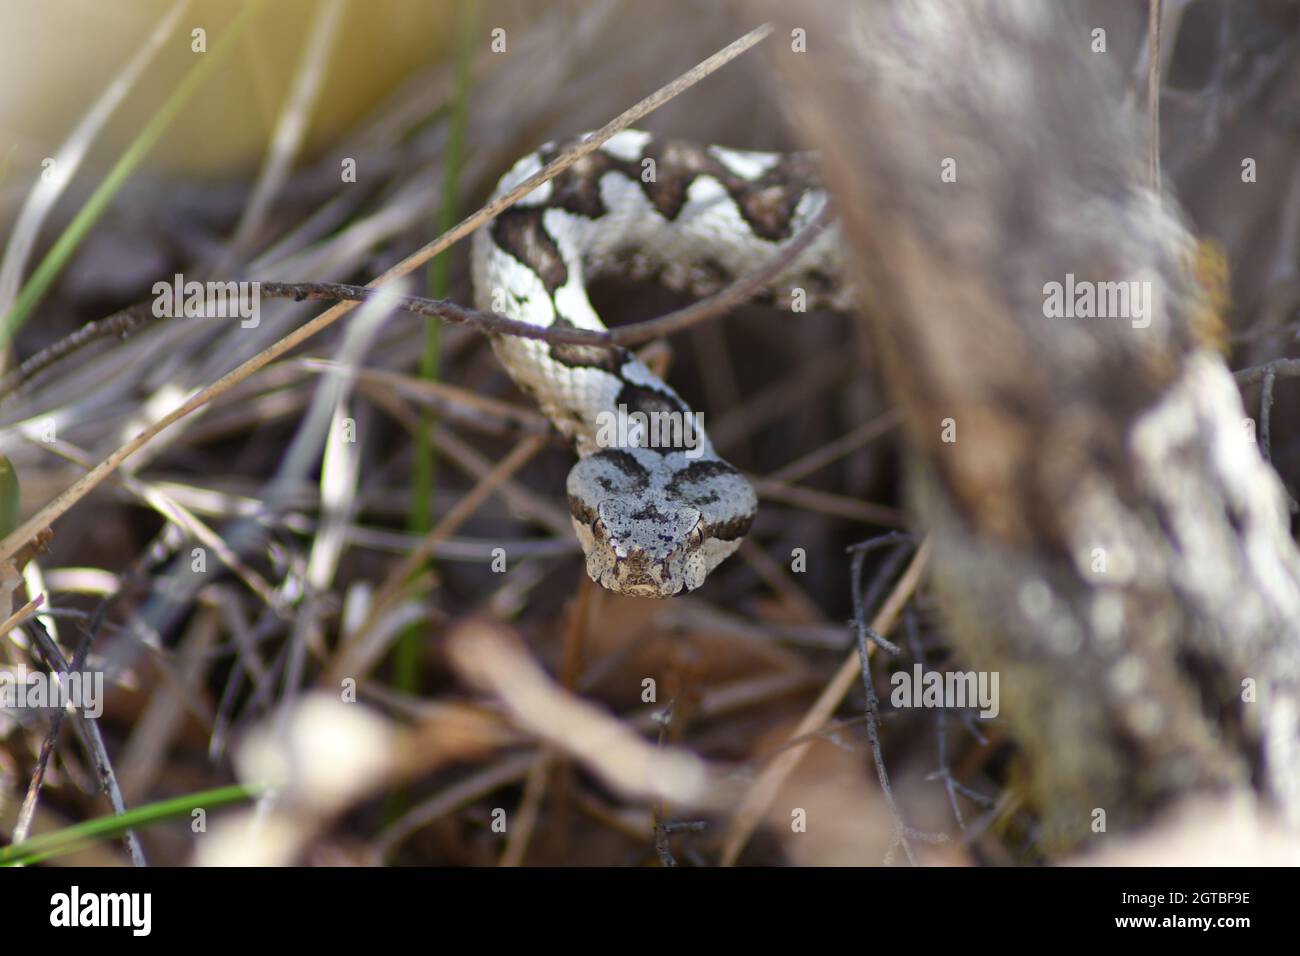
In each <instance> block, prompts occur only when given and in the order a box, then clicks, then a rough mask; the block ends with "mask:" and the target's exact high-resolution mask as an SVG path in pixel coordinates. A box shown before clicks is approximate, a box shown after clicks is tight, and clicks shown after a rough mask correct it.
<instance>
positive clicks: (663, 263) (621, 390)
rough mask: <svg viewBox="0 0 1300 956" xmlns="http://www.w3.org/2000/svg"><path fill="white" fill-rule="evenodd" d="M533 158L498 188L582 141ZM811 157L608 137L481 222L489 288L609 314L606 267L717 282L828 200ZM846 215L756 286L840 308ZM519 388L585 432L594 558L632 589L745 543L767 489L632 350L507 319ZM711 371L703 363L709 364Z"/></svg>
mask: <svg viewBox="0 0 1300 956" xmlns="http://www.w3.org/2000/svg"><path fill="white" fill-rule="evenodd" d="M584 138H585V137H577V138H574V139H570V140H567V141H559V142H549V143H546V144H545V145H543V146H542V147H541V148H539V149H538V150H537V151H535V152H533V153H530V154H529V155H527V156H524V157H522V158H521V159H519V160H518V161H517V162H516V163H515V164H514V165H513V166H512V167H511V168H510V170H509V171H508V172H507V173H506V174H505V175H504V176H503V177H502V178H501V180H500V182H499V183H498V184H497V187H496V189H495V191H494V192H493V194H492V196H493V198H496V197H499V196H501V195H503V194H505V193H507V192H509V191H510V190H511V189H513V188H515V187H516V186H517V185H518V184H519V183H521V182H523V181H524V180H525V179H527V178H528V177H530V176H532V175H533V174H535V173H536V172H538V171H539V170H540V169H542V168H543V167H544V166H546V165H547V164H548V163H550V162H551V161H553V160H554V159H555V158H556V157H558V156H561V155H563V154H565V153H566V151H568V150H569V149H570V148H571V147H573V146H574V145H576V144H577V143H579V142H581V141H583V139H584ZM827 202H828V198H827V195H826V192H825V190H824V189H822V187H821V186H820V185H819V178H818V176H817V170H816V162H815V158H814V157H813V156H811V155H810V154H805V153H775V152H760V151H752V150H738V149H731V148H727V147H722V146H716V145H702V144H698V143H694V142H689V141H685V140H677V139H663V138H659V137H656V136H654V135H651V134H650V133H647V132H644V131H641V130H624V131H622V132H619V133H617V134H615V135H614V136H612V137H610V138H609V139H608V140H606V141H605V142H604V143H602V144H601V145H600V146H599V147H598V148H597V149H595V150H593V151H591V152H589V153H587V154H586V155H585V156H583V157H582V158H581V159H579V160H578V161H577V162H576V163H574V164H573V165H571V166H569V167H568V168H567V169H565V170H564V171H563V172H561V173H559V174H558V175H556V176H555V177H553V178H552V179H550V180H547V181H546V182H544V183H542V184H541V185H540V186H538V187H537V188H535V189H534V190H533V191H532V192H530V193H528V194H527V195H525V196H524V197H523V198H521V199H519V200H518V201H517V202H516V203H515V204H514V205H512V206H510V207H508V208H507V209H505V210H504V211H503V212H501V213H500V214H499V215H498V216H497V217H496V218H495V219H494V220H492V222H491V223H490V224H489V225H487V226H485V227H484V228H481V229H479V230H478V231H477V232H476V233H475V234H474V239H473V246H472V250H471V278H472V281H473V286H474V299H475V304H476V306H477V307H478V308H479V309H480V310H485V311H490V312H493V313H496V314H498V315H502V316H505V317H507V318H510V319H514V320H518V321H523V322H527V323H529V324H531V325H536V326H541V327H544V328H565V327H567V328H578V329H593V330H603V329H605V328H606V326H605V324H604V323H603V322H602V321H601V319H600V317H599V316H598V315H597V314H596V311H595V309H594V308H593V306H592V304H591V301H590V299H589V298H588V294H587V284H588V283H589V282H591V281H593V280H594V279H597V278H599V277H600V276H602V275H609V274H619V275H623V276H625V277H627V278H630V279H633V280H638V281H640V280H646V281H651V280H653V281H657V282H659V283H660V284H662V285H664V286H666V287H668V288H670V289H673V290H676V291H680V292H684V293H687V294H689V295H694V296H707V295H710V294H713V293H714V292H717V291H718V290H720V289H721V288H724V287H725V286H726V285H727V284H729V283H730V282H732V281H734V280H735V279H736V278H737V277H739V276H741V275H744V274H746V273H747V272H749V271H751V270H753V269H755V268H757V267H759V266H761V265H763V264H764V263H767V262H769V261H771V260H772V257H773V256H775V255H777V254H778V253H779V252H780V250H781V249H782V246H783V245H784V244H786V243H788V242H790V241H791V240H792V239H793V237H794V236H795V235H796V234H798V233H799V231H800V230H801V229H803V228H805V227H807V226H808V225H809V224H810V223H811V222H812V221H813V220H814V219H815V218H816V217H817V216H818V215H819V214H820V213H821V211H822V210H823V208H824V207H825V206H826V205H827ZM842 273H843V266H842V256H841V253H840V247H839V242H838V238H837V235H836V229H835V228H834V227H833V226H832V227H829V228H827V229H825V230H823V231H822V232H821V234H820V235H818V236H817V237H816V239H815V240H813V241H812V242H811V243H810V244H808V245H807V247H806V248H804V249H803V250H802V252H800V253H799V254H798V255H797V256H793V257H792V260H791V261H790V262H788V263H786V264H785V265H784V266H783V267H782V268H781V269H779V270H778V271H777V272H776V273H775V274H773V275H772V276H771V277H770V278H769V279H768V280H767V281H766V282H765V283H764V285H763V287H762V288H761V289H760V290H758V293H757V294H756V299H758V300H760V301H767V302H769V303H771V304H773V305H775V306H777V307H781V308H786V309H793V310H800V309H811V308H821V307H829V308H843V307H845V306H846V305H847V304H848V303H849V293H848V291H847V288H846V284H845V283H844V282H843V281H842ZM491 340H492V348H493V351H494V352H495V353H496V356H497V358H498V360H499V361H500V363H501V365H502V366H503V367H504V368H505V371H506V372H507V373H508V374H509V376H510V377H511V378H512V379H513V380H514V382H515V384H516V385H517V386H518V388H519V389H520V390H521V391H522V392H523V393H525V394H526V395H528V396H529V397H530V398H531V399H532V400H533V401H534V402H536V404H537V405H538V406H539V408H540V409H541V411H542V412H543V414H544V415H545V416H546V418H547V419H548V420H549V421H550V423H551V424H552V425H553V426H554V427H555V428H556V429H557V430H558V431H559V432H560V433H561V434H562V435H563V436H564V437H565V438H566V439H567V440H568V441H569V442H570V443H571V444H572V446H573V449H574V451H575V452H576V453H577V455H578V460H577V462H576V463H575V464H574V466H573V467H572V469H571V470H570V471H569V474H568V478H567V480H566V483H565V485H566V492H567V497H568V506H569V514H570V517H571V518H572V522H573V529H574V532H575V533H576V535H577V538H578V541H579V543H580V544H581V546H582V550H583V552H584V554H585V556H586V570H587V574H588V576H589V577H590V578H591V579H592V580H593V581H594V582H596V583H597V584H599V585H600V586H602V587H604V588H606V589H608V590H610V591H615V592H619V593H622V594H626V595H631V596H634V597H650V598H667V597H671V596H673V595H677V594H682V593H685V592H688V591H693V590H695V589H696V588H699V587H700V586H701V585H702V584H703V583H704V581H705V579H706V578H707V576H708V575H709V573H710V572H711V571H713V570H714V568H716V567H717V566H718V565H719V564H721V563H722V562H723V561H725V560H726V559H727V558H728V557H729V556H730V555H732V554H733V553H735V551H736V550H737V549H738V548H739V547H740V545H741V543H742V541H743V540H744V538H745V535H746V534H747V533H748V532H749V531H750V529H751V527H752V525H753V522H754V519H755V516H756V513H757V510H758V498H757V495H756V494H755V491H754V487H753V485H752V484H751V483H750V481H749V480H748V479H747V478H746V477H745V476H744V475H743V474H742V473H741V472H740V471H739V470H738V469H737V468H735V467H734V466H732V465H731V464H729V463H728V462H727V461H725V460H724V459H723V458H722V457H721V456H720V455H719V454H718V453H717V451H716V450H715V449H714V447H713V444H712V443H711V441H710V440H709V437H708V434H707V432H706V431H705V429H704V425H703V414H702V413H697V412H694V411H693V410H692V409H691V407H690V406H689V405H688V404H687V403H686V402H685V401H684V400H683V399H682V398H681V397H680V396H679V395H678V394H677V392H675V391H674V390H673V389H672V387H670V386H669V385H668V384H667V383H666V382H664V381H663V380H662V379H661V378H660V377H659V376H658V375H656V374H655V373H654V372H652V371H651V370H650V368H649V367H647V365H646V364H645V363H644V362H642V361H641V359H639V358H638V357H637V356H636V355H634V354H633V353H632V352H631V351H630V350H628V349H626V348H623V347H607V346H589V345H573V344H563V343H556V342H547V341H544V340H539V339H532V338H525V337H520V336H511V335H506V334H494V335H492V336H491ZM706 371H707V370H706Z"/></svg>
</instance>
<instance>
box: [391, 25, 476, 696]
mask: <svg viewBox="0 0 1300 956" xmlns="http://www.w3.org/2000/svg"><path fill="white" fill-rule="evenodd" d="M478 13H479V10H478V2H477V0H467V2H465V3H464V4H463V5H462V6H461V8H460V12H459V17H458V28H459V29H458V37H457V43H456V92H455V101H454V103H453V104H452V110H451V117H450V129H449V131H448V135H447V159H446V166H445V168H444V172H443V183H442V205H441V208H440V209H439V211H438V232H446V231H447V230H448V229H450V228H451V227H452V226H454V225H456V223H457V221H458V219H457V206H458V202H459V199H460V173H461V167H462V166H463V165H464V161H465V127H466V123H467V121H468V118H469V91H470V87H471V85H472V80H473V76H472V67H473V63H474V49H475V43H476V40H477V33H478V19H479V16H478ZM427 276H428V283H429V295H431V296H433V297H434V298H435V299H441V298H444V297H446V296H447V294H448V292H449V289H448V286H449V285H450V281H451V280H450V276H451V258H450V256H449V255H448V254H447V253H445V252H444V253H442V254H441V255H439V256H436V257H434V259H433V261H432V262H430V263H429V269H428V273H427ZM441 356H442V323H441V322H439V321H438V320H436V319H428V320H426V321H425V325H424V351H423V353H422V355H421V356H420V375H421V377H423V378H426V379H430V380H433V379H436V378H437V377H438V370H439V365H440V362H441ZM432 424H433V419H432V416H430V415H428V414H422V415H421V416H420V426H421V427H420V430H419V432H418V433H417V434H416V445H415V465H414V474H413V475H412V478H411V486H412V495H411V513H410V515H409V519H408V521H407V527H408V528H409V529H410V530H411V531H412V532H414V533H416V534H424V533H425V532H427V531H428V530H429V529H430V528H432V527H433V483H434V477H435V474H436V471H437V449H436V448H434V446H433V439H432V438H431V437H430V435H429V428H430V426H431V425H432ZM423 641H424V629H423V628H422V627H420V626H419V625H414V626H412V627H409V628H407V629H406V630H405V631H404V632H403V633H402V635H401V636H400V637H399V638H398V640H397V646H396V648H395V649H394V653H393V683H394V685H395V686H396V687H398V688H399V689H401V690H404V691H406V692H408V693H415V692H416V691H417V690H418V689H419V688H418V686H417V685H418V683H419V672H420V654H421V649H422V645H423Z"/></svg>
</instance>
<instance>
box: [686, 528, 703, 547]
mask: <svg viewBox="0 0 1300 956" xmlns="http://www.w3.org/2000/svg"><path fill="white" fill-rule="evenodd" d="M686 542H687V544H689V545H690V546H691V547H692V548H698V547H699V546H700V545H702V544H703V543H704V529H703V528H701V527H700V526H699V525H696V526H695V527H694V528H692V529H691V534H690V537H688V538H687V539H686Z"/></svg>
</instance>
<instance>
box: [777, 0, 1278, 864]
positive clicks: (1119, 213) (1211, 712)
mask: <svg viewBox="0 0 1300 956" xmlns="http://www.w3.org/2000/svg"><path fill="white" fill-rule="evenodd" d="M759 7H760V8H761V9H762V11H763V12H764V13H765V14H767V15H771V16H773V17H774V18H775V19H776V22H777V23H778V24H782V25H783V28H782V29H779V30H778V32H777V35H776V37H774V39H773V40H772V41H771V42H770V43H769V44H766V45H765V46H766V48H767V49H768V50H769V51H770V56H771V62H772V64H773V66H774V68H775V69H774V73H775V75H776V77H777V81H778V84H779V89H780V92H781V95H782V96H783V97H784V99H785V101H786V103H787V105H788V109H789V112H790V114H791V116H792V118H793V120H794V122H795V123H796V125H797V126H798V128H799V129H800V130H801V131H802V133H803V135H804V137H805V139H806V141H807V144H808V145H809V146H810V147H812V148H814V149H817V150H818V151H820V153H821V155H822V159H823V164H824V171H825V176H826V181H827V184H828V186H829V187H830V189H831V190H832V192H833V193H834V195H835V200H836V205H837V208H838V212H839V215H840V218H841V221H842V224H843V227H842V228H843V230H844V233H845V237H846V240H847V244H848V249H849V255H850V261H851V263H852V265H853V271H854V273H855V275H856V276H857V277H859V279H860V283H859V284H860V287H861V290H862V301H863V303H864V308H863V311H862V321H863V322H865V323H866V324H867V325H868V327H869V330H870V333H871V336H872V340H873V341H874V342H875V344H876V347H877V350H878V357H879V367H880V370H881V373H882V374H883V376H884V379H885V383H886V385H887V387H888V389H889V391H890V393H891V395H892V399H893V401H894V402H896V403H897V405H898V407H899V408H900V409H901V411H902V414H903V416H904V419H905V434H906V443H907V447H908V454H909V459H910V460H909V472H910V474H909V489H910V493H911V499H912V502H913V505H914V507H915V511H916V514H917V516H918V518H919V520H920V522H921V524H923V525H924V526H926V527H927V528H929V529H930V530H931V531H932V533H933V535H934V565H933V584H934V586H935V589H936V592H937V594H938V597H939V599H940V602H941V605H942V607H943V609H944V611H945V614H946V619H947V622H948V625H949V627H950V629H951V639H952V641H953V643H954V645H955V647H956V648H957V649H958V651H959V652H960V653H962V654H963V655H964V656H965V657H966V658H968V660H969V661H970V662H971V663H972V664H974V666H976V667H978V668H981V669H984V670H990V671H997V672H999V674H1000V686H1001V691H1002V712H1003V713H1004V714H1005V715H1006V716H1007V718H1008V719H1009V721H1010V725H1011V728H1012V730H1013V732H1014V734H1015V736H1016V737H1017V738H1018V740H1019V742H1020V744H1021V745H1022V746H1023V748H1024V752H1025V754H1026V757H1027V762H1028V765H1029V769H1030V790H1031V797H1032V800H1033V802H1034V804H1035V805H1036V808H1037V809H1038V811H1039V812H1040V813H1041V815H1042V819H1043V822H1044V828H1045V829H1044V845H1045V846H1047V847H1049V848H1053V849H1054V850H1056V851H1064V850H1067V849H1072V848H1076V847H1078V846H1079V845H1080V844H1082V843H1084V842H1085V841H1086V840H1088V839H1089V838H1090V837H1091V836H1092V835H1093V834H1094V833H1096V832H1097V825H1098V822H1099V821H1100V820H1102V817H1101V815H1100V814H1098V812H1097V811H1104V825H1105V827H1106V829H1107V830H1108V831H1110V832H1115V831H1117V830H1124V829H1129V828H1132V827H1135V826H1138V825H1142V824H1145V823H1148V822H1151V821H1152V820H1153V819H1154V818H1155V817H1156V816H1158V815H1159V814H1160V813H1161V812H1162V811H1163V810H1164V809H1166V808H1167V807H1168V806H1169V805H1170V804H1171V803H1172V802H1174V801H1176V800H1180V799H1182V798H1184V797H1191V796H1196V795H1202V796H1203V795H1205V794H1222V793H1224V792H1226V791H1232V792H1235V793H1238V794H1240V793H1243V792H1245V793H1253V794H1254V795H1255V796H1257V797H1258V798H1261V802H1262V803H1264V804H1267V805H1268V806H1270V807H1272V808H1274V809H1276V810H1279V811H1281V813H1282V815H1283V817H1284V819H1286V820H1287V821H1288V822H1289V823H1290V824H1291V825H1295V824H1297V823H1300V559H1298V557H1297V552H1296V548H1295V545H1294V542H1293V540H1292V538H1291V533H1290V529H1289V519H1288V512H1287V506H1286V499H1285V495H1284V492H1283V489H1282V487H1281V484H1280V482H1279V481H1278V478H1277V475H1276V474H1275V473H1274V472H1273V470H1272V468H1271V467H1270V466H1269V465H1268V464H1267V463H1266V462H1265V461H1264V460H1263V458H1262V457H1261V455H1260V451H1259V448H1258V445H1257V444H1256V443H1255V441H1254V431H1253V427H1252V425H1253V423H1251V422H1250V420H1249V418H1248V416H1247V415H1246V413H1245V411H1244V410H1243V407H1242V403H1241V400H1240V396H1239V394H1238V391H1237V388H1236V386H1235V384H1234V382H1233V379H1232V376H1231V375H1230V373H1229V371H1228V369H1227V368H1226V366H1225V364H1224V361H1223V358H1222V355H1221V354H1220V353H1219V351H1218V350H1217V349H1216V345H1215V343H1216V341H1217V340H1218V339H1219V337H1220V335H1221V332H1220V320H1219V316H1218V314H1217V311H1216V302H1217V295H1216V292H1215V290H1213V289H1211V288H1208V287H1207V284H1206V283H1205V282H1204V281H1202V278H1203V277H1204V275H1205V274H1206V270H1205V269H1204V265H1205V261H1204V257H1203V256H1201V255H1200V254H1199V253H1198V246H1197V244H1196V242H1195V241H1194V240H1193V238H1192V236H1191V235H1190V234H1189V232H1188V230H1187V228H1186V227H1185V225H1184V224H1183V222H1182V220H1181V218H1180V215H1179V213H1178V211H1177V207H1176V204H1175V202H1174V200H1173V199H1172V197H1170V196H1168V195H1164V196H1162V195H1158V194H1156V193H1154V192H1152V191H1151V189H1150V188H1149V180H1148V175H1149V174H1148V151H1147V142H1146V136H1145V133H1144V132H1143V126H1142V124H1143V123H1144V122H1145V117H1144V116H1141V115H1136V114H1135V113H1134V112H1133V111H1132V110H1131V109H1126V107H1125V106H1124V103H1123V99H1122V87H1121V82H1120V80H1121V73H1123V72H1124V65H1123V64H1120V63H1117V62H1115V59H1114V58H1112V57H1110V56H1107V55H1106V54H1104V53H1098V52H1093V49H1092V40H1093V37H1092V35H1091V33H1090V29H1091V27H1090V25H1088V24H1085V23H1081V22H1079V21H1078V20H1076V19H1074V18H1073V17H1072V16H1070V14H1069V8H1067V7H1065V6H1063V5H1061V4H1057V3H1043V2H1040V0H1008V2H1002V3H987V2H970V0H962V2H957V0H953V2H942V0H931V2H926V3H909V2H902V0H898V2H880V3H835V2H821V3H817V4H809V5H806V6H805V5H799V6H797V7H792V6H791V5H789V4H780V3H775V2H772V3H760V4H759ZM795 28H802V29H804V30H806V31H807V33H806V46H807V52H806V53H799V52H794V51H793V50H792V49H791V48H790V47H791V45H792V44H791V43H789V42H783V40H782V35H783V34H784V36H785V37H787V38H788V37H790V31H791V30H793V29H795ZM950 160H951V161H952V162H948V161H950ZM945 170H949V171H952V170H955V181H945V179H944V177H943V173H944V172H945ZM1071 276H1072V277H1073V280H1074V282H1075V283H1076V288H1082V287H1078V286H1077V284H1078V283H1082V282H1091V283H1105V282H1124V283H1130V282H1136V283H1139V285H1137V286H1130V287H1129V288H1130V289H1131V291H1133V292H1134V293H1135V294H1137V295H1141V294H1142V290H1149V292H1150V305H1149V310H1148V311H1147V312H1146V314H1145V316H1143V315H1142V314H1141V310H1140V309H1138V308H1136V304H1137V303H1139V302H1140V300H1139V299H1134V300H1132V301H1130V303H1129V306H1130V308H1129V310H1128V312H1127V314H1125V315H1121V316H1119V317H1111V318H1085V317H1064V316H1058V315H1055V314H1050V313H1051V305H1052V302H1051V301H1050V298H1051V297H1050V295H1049V291H1050V290H1051V289H1052V286H1051V285H1050V284H1051V283H1060V284H1061V285H1062V288H1063V289H1064V290H1065V291H1066V293H1067V294H1068V291H1069V283H1070V281H1071V279H1070V278H1069V277H1071ZM1143 284H1145V285H1143ZM1104 289H1105V287H1101V289H1100V290H1098V291H1103V290H1104ZM1076 304H1082V303H1076ZM954 433H955V436H954ZM954 437H955V440H950V439H952V438H954Z"/></svg>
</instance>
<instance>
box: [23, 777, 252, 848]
mask: <svg viewBox="0 0 1300 956" xmlns="http://www.w3.org/2000/svg"><path fill="white" fill-rule="evenodd" d="M261 792H262V790H261V788H259V787H246V786H243V785H238V784H237V785H234V786H230V787H218V788H216V789H215V790H203V791H200V792H199V793H190V794H186V795H184V796H180V797H173V798H172V799H170V800H160V801H158V802H157V803H149V804H146V805H145V806H142V807H135V808H134V809H131V810H128V811H127V812H126V813H123V814H122V815H121V816H108V817H97V818H96V819H94V820H87V821H85V822H84V823H76V824H73V825H72V826H70V827H64V828H63V829H62V830H56V831H55V832H53V833H42V834H41V835H40V836H35V837H32V838H31V839H30V840H24V841H23V842H22V843H16V844H14V845H13V846H6V847H0V866H27V865H29V864H32V863H38V862H40V861H41V860H46V859H49V858H50V857H52V856H59V855H62V854H65V853H75V852H76V851H77V850H82V849H85V848H86V847H87V846H90V845H91V844H92V843H94V842H95V841H97V840H106V839H109V838H111V837H116V836H120V835H121V834H122V833H124V832H126V831H127V830H133V829H138V828H140V827H144V826H148V825H149V824H151V823H161V822H163V821H165V820H171V819H174V818H176V817H181V816H187V815H189V814H190V813H191V812H193V811H194V810H196V809H203V810H214V809H216V808H217V807H224V806H227V805H229V804H232V803H242V802H243V801H245V800H253V799H256V798H257V797H258V796H259V795H260V794H261Z"/></svg>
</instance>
